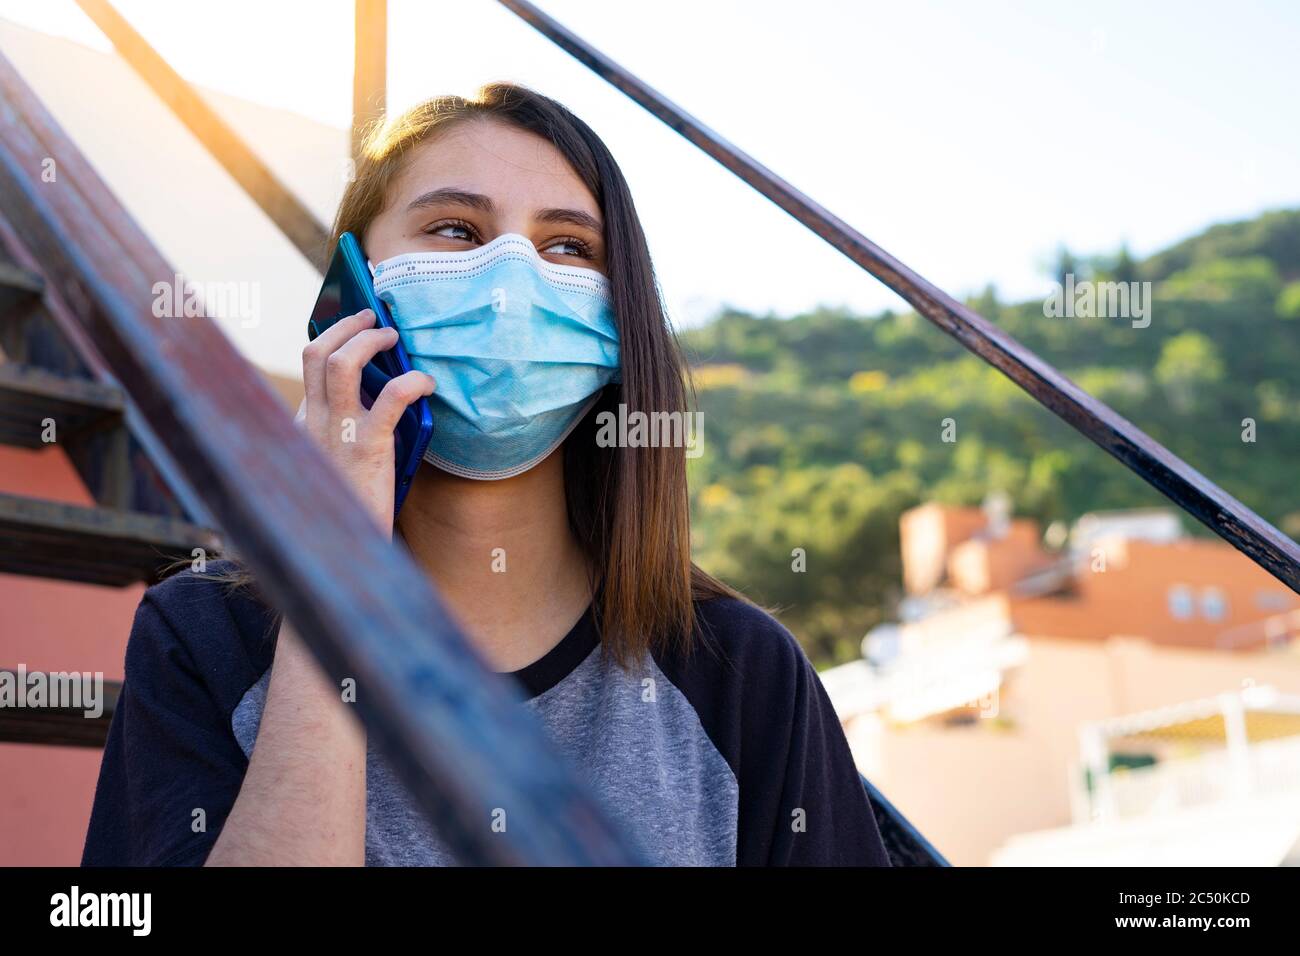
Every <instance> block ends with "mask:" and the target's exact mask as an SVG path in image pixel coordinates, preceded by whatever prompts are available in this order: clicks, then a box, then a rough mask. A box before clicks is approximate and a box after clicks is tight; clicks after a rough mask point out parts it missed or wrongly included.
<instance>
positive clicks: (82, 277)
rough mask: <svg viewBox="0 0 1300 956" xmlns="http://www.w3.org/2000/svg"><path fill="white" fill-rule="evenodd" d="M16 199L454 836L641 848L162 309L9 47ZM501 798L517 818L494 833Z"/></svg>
mask: <svg viewBox="0 0 1300 956" xmlns="http://www.w3.org/2000/svg"><path fill="white" fill-rule="evenodd" d="M49 160H53V161H54V163H55V168H57V170H58V175H57V180H56V181H54V182H45V181H43V180H42V172H43V170H44V169H46V168H47V167H48V161H49ZM0 212H2V213H3V216H4V218H5V219H7V220H8V221H9V222H10V223H12V224H14V225H15V227H16V228H19V229H21V231H22V234H23V238H24V243H25V245H26V247H27V248H29V249H31V250H32V251H33V253H34V254H35V255H37V256H38V257H39V259H40V261H41V265H42V268H43V270H44V272H45V274H46V275H47V276H49V277H50V279H51V281H52V282H54V283H56V284H57V287H58V289H59V292H60V295H61V296H62V297H63V298H64V299H66V300H67V302H68V303H69V304H70V306H71V309H70V310H69V313H68V314H69V315H70V316H71V318H70V319H69V320H68V321H69V325H68V327H67V328H64V329H62V331H64V332H65V333H66V334H67V336H68V337H69V339H70V340H72V341H76V342H79V343H82V346H83V347H84V348H87V349H93V350H94V351H95V352H96V353H97V363H96V364H97V365H100V367H102V368H105V369H107V370H108V371H109V372H111V374H112V376H114V377H115V379H116V384H118V385H119V386H121V387H122V388H123V389H124V390H125V391H126V392H127V394H128V395H129V396H130V399H131V402H132V403H133V405H134V406H135V407H136V408H137V409H138V410H139V413H140V415H141V417H142V418H143V420H144V421H145V422H146V423H147V424H148V426H149V428H150V429H151V430H152V432H153V433H154V434H155V435H156V436H158V438H159V439H160V441H161V442H162V443H163V445H164V446H165V448H166V450H167V452H168V453H169V454H170V456H171V458H172V459H173V460H174V462H175V463H176V465H177V467H178V469H179V471H180V472H181V474H182V476H183V478H184V480H185V481H186V482H187V483H188V484H189V485H190V486H191V487H192V488H193V489H194V490H195V491H197V492H198V494H199V495H200V496H201V497H202V500H203V502H204V504H205V505H206V507H207V508H208V510H209V511H210V513H211V515H212V516H213V517H214V518H215V520H216V522H217V523H218V524H219V525H220V528H221V531H222V533H223V535H224V536H225V538H226V539H228V540H229V541H230V542H232V543H233V544H234V545H235V547H236V549H237V550H238V553H239V554H240V556H241V558H242V559H243V560H244V561H245V562H246V563H247V564H248V566H249V567H250V569H251V570H252V572H253V574H254V575H255V577H256V578H257V580H258V583H259V586H260V587H261V588H262V589H263V591H264V592H265V593H266V594H267V596H268V597H269V598H270V599H271V601H272V602H273V603H274V604H275V605H276V606H277V607H278V608H279V609H280V610H282V611H283V612H284V613H285V615H286V616H287V617H288V619H289V620H290V621H292V622H293V624H294V627H295V630H296V631H297V632H298V633H299V634H301V635H302V637H303V640H304V641H305V642H306V643H307V645H308V646H309V647H310V648H311V650H312V652H313V653H314V654H315V655H316V656H317V658H319V659H320V661H321V662H322V664H323V665H324V668H325V670H326V671H327V672H328V674H329V675H330V676H331V677H332V678H333V679H334V680H335V681H342V680H343V679H345V678H353V679H355V680H356V682H357V687H358V695H357V700H356V708H357V713H358V716H359V717H360V718H361V720H362V722H363V723H364V724H365V726H366V729H367V730H368V731H369V733H370V735H371V738H372V739H373V740H374V741H375V742H376V744H377V745H378V746H379V748H380V749H381V750H382V751H383V752H384V753H385V754H386V755H387V757H388V758H389V760H390V761H391V763H392V765H393V767H394V769H395V770H396V772H397V773H398V774H399V775H400V777H401V778H402V780H403V782H404V783H405V784H406V785H407V786H408V787H409V788H410V791H411V793H412V795H413V796H414V798H415V799H416V801H417V803H418V804H419V806H420V807H421V808H422V810H423V811H424V812H425V814H426V815H427V816H428V817H429V819H430V820H433V821H436V822H437V825H438V827H439V832H440V834H441V835H442V836H443V837H444V838H445V839H446V841H447V844H448V846H449V848H450V849H451V850H452V852H453V853H455V854H456V855H457V857H458V858H459V859H460V860H462V861H463V862H467V863H500V864H507V863H524V864H539V865H540V864H550V865H555V864H627V863H637V862H641V861H642V857H641V856H640V854H639V852H638V851H637V849H635V848H634V847H632V846H631V845H630V843H629V842H628V840H627V837H626V835H624V834H622V833H620V832H619V831H618V830H617V829H616V828H615V827H614V825H613V824H612V823H611V821H610V819H609V817H608V815H607V813H606V811H605V809H604V808H603V807H602V806H601V805H600V804H599V803H598V802H597V801H596V799H595V798H594V797H593V796H591V795H590V794H589V793H588V792H587V790H586V788H585V787H583V786H582V785H581V784H580V783H579V781H578V780H577V778H576V776H575V775H574V774H573V772H572V769H571V768H570V767H569V766H568V765H567V764H566V763H564V762H562V761H561V760H560V758H559V757H558V756H557V755H556V753H555V751H554V748H553V745H552V743H551V741H550V739H549V738H548V737H547V735H546V733H545V731H544V730H543V728H542V726H541V724H540V722H538V720H537V719H536V718H535V717H534V716H533V715H532V714H531V713H530V712H529V711H528V709H527V708H525V707H524V706H522V703H521V701H522V698H521V697H520V695H519V691H518V689H517V688H515V687H513V686H512V685H510V684H509V683H508V682H507V679H505V678H502V677H501V676H499V675H497V674H495V673H493V672H492V671H491V670H490V669H489V668H488V667H487V666H486V664H485V663H484V662H483V660H482V658H481V657H480V656H479V654H478V653H477V652H476V651H475V650H474V649H473V647H472V646H471V645H470V644H469V643H468V642H467V641H466V639H465V637H464V636H463V635H462V634H461V633H460V632H459V631H458V630H457V629H456V627H455V626H454V624H453V623H452V621H451V618H450V617H449V615H448V614H447V612H446V609H445V607H444V606H443V604H442V602H441V601H440V600H439V599H438V598H437V596H436V595H435V594H434V593H433V591H432V590H431V588H430V587H429V582H428V579H427V578H426V577H425V576H424V575H423V574H422V573H421V572H420V571H419V570H418V569H417V568H416V567H415V565H414V564H413V563H412V561H411V560H410V558H409V557H408V556H407V555H406V553H405V552H404V551H403V550H401V549H399V548H395V547H393V545H392V542H391V541H390V540H388V539H387V538H386V537H385V536H383V535H382V534H381V533H380V532H379V529H378V528H377V527H376V526H375V525H374V523H373V522H372V521H370V520H369V518H367V517H366V514H365V509H364V508H362V507H361V505H360V503H359V502H358V501H357V499H356V497H355V496H354V495H353V493H352V492H351V490H350V489H349V488H348V487H347V485H346V484H345V482H344V480H343V478H342V477H341V476H340V475H339V474H338V472H337V470H336V469H335V468H334V467H333V466H332V465H331V464H330V463H329V461H328V460H327V459H326V457H325V456H324V454H323V453H322V452H321V451H320V450H319V449H318V448H317V447H316V446H315V444H314V443H313V442H312V441H311V440H310V439H309V438H308V436H307V435H306V433H305V432H303V431H302V430H301V429H299V428H297V427H295V426H294V424H293V422H292V421H291V419H290V416H289V415H288V414H268V411H267V410H268V409H279V408H281V407H282V403H281V399H280V398H279V397H278V396H277V395H276V394H275V393H274V392H273V391H272V390H271V389H270V386H269V385H268V384H267V383H266V382H265V380H264V379H263V378H262V376H261V375H260V374H258V373H257V371H256V370H255V369H254V368H253V367H252V366H251V365H249V364H248V363H247V362H246V361H245V360H244V359H243V358H242V357H241V356H240V355H239V354H238V353H237V352H236V351H235V349H234V347H233V346H232V345H231V343H230V341H229V340H228V339H227V338H226V337H225V336H224V335H223V334H222V333H221V331H220V329H219V328H218V327H217V326H216V324H215V323H212V322H208V321H202V320H194V319H185V318H165V317H157V316H155V315H154V314H153V310H152V309H151V307H150V303H151V301H152V298H153V293H152V289H153V287H154V285H155V283H158V282H161V283H163V284H164V285H166V284H169V283H171V282H172V281H173V279H174V276H175V270H174V269H173V268H172V266H171V265H170V264H169V263H167V262H166V261H165V260H164V259H163V257H162V256H161V255H160V254H159V253H158V251H157V250H156V249H155V248H154V247H153V245H152V244H151V243H150V242H149V240H148V238H147V237H146V236H145V235H144V233H143V232H142V231H141V230H140V228H139V227H138V226H137V225H136V224H135V222H134V221H133V220H132V219H131V217H130V216H129V215H128V214H127V212H126V211H125V210H124V209H123V208H122V206H121V205H120V204H119V203H118V201H117V199H116V198H115V197H114V196H113V195H112V193H110V192H109V190H108V189H107V187H106V186H105V185H104V183H103V182H102V181H101V180H100V178H99V176H98V175H97V174H96V172H95V171H94V170H93V169H92V168H91V166H90V164H89V163H88V162H87V161H86V159H85V157H83V156H82V155H81V153H80V151H79V150H77V148H76V146H75V145H74V144H73V143H72V141H71V140H70V139H69V138H68V137H67V136H66V135H65V134H64V132H63V130H62V129H60V128H59V127H58V125H57V124H55V122H54V121H53V119H52V118H51V117H50V116H49V114H48V113H47V112H46V110H45V109H44V107H43V106H42V105H41V103H40V102H39V100H38V99H37V98H36V96H35V95H34V94H33V93H32V91H31V90H30V89H29V88H28V87H27V85H26V84H25V83H24V82H23V80H22V78H21V77H20V76H19V74H18V72H17V71H16V70H15V69H14V68H13V66H12V65H11V64H10V63H9V61H8V60H7V59H5V58H4V57H2V56H0ZM55 318H57V316H56V317H55ZM101 361H102V365H101ZM268 449H271V450H273V451H271V452H268ZM357 568H366V569H367V573H365V574H357ZM498 807H499V808H503V809H505V810H506V811H507V813H508V818H509V820H510V826H509V827H508V828H507V830H506V831H505V832H500V833H495V832H492V828H491V827H490V826H488V825H487V824H488V814H489V812H490V810H491V809H492V808H498Z"/></svg>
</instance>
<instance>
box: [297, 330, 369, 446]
mask: <svg viewBox="0 0 1300 956" xmlns="http://www.w3.org/2000/svg"><path fill="white" fill-rule="evenodd" d="M374 324H375V313H374V312H372V311H371V310H370V309H362V310H361V311H360V312H358V313H357V314H356V315H349V316H348V317H347V318H345V319H340V320H339V321H337V322H335V323H334V324H333V325H332V326H330V327H329V328H328V329H326V330H325V331H324V332H322V333H321V334H320V335H318V336H316V338H314V339H312V340H311V341H310V342H308V343H307V345H306V347H305V348H303V350H302V387H303V394H304V396H305V398H306V402H307V405H306V414H307V420H308V421H313V422H314V421H324V419H325V415H326V411H327V409H328V397H327V393H326V389H325V376H326V372H327V363H328V362H329V357H330V356H331V355H333V354H334V352H335V351H337V350H338V348H339V347H340V346H342V345H343V344H344V343H345V342H347V341H348V340H349V339H351V338H352V337H353V336H354V335H356V334H357V333H358V332H360V331H362V330H364V329H368V328H370V327H371V326H372V325H374Z"/></svg>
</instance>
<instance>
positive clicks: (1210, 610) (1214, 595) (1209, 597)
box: [1201, 588, 1228, 621]
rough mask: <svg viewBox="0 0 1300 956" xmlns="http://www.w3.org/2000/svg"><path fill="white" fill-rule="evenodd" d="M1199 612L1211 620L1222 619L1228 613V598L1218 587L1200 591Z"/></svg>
mask: <svg viewBox="0 0 1300 956" xmlns="http://www.w3.org/2000/svg"><path fill="white" fill-rule="evenodd" d="M1201 613H1202V614H1203V615H1205V617H1207V618H1208V619H1209V620H1211V621H1222V620H1223V619H1224V618H1225V617H1226V616H1227V614H1228V599H1227V598H1226V597H1224V596H1223V592H1222V591H1220V590H1219V589H1218V588H1206V589H1205V590H1203V591H1202V592H1201Z"/></svg>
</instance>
